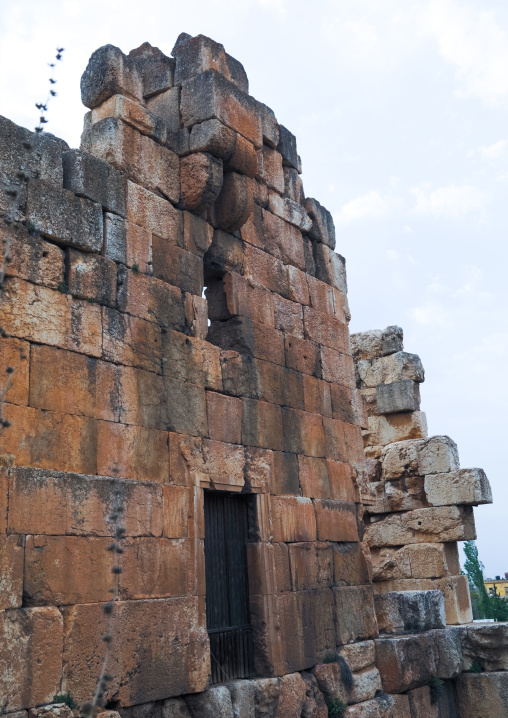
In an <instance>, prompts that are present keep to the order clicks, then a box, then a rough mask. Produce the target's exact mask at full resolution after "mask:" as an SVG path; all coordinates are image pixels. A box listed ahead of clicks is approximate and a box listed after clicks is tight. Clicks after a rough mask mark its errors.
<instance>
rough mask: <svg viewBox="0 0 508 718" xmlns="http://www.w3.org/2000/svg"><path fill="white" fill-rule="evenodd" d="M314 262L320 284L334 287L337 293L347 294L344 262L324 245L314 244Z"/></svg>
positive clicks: (342, 258)
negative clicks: (323, 283)
mask: <svg viewBox="0 0 508 718" xmlns="http://www.w3.org/2000/svg"><path fill="white" fill-rule="evenodd" d="M313 249H314V260H315V262H316V277H317V279H320V280H321V281H322V282H325V283H326V284H329V285H330V286H332V287H335V289H337V290H338V291H339V292H342V293H343V294H347V279H346V260H345V259H344V257H342V256H341V255H340V254H337V252H335V251H334V250H333V249H330V248H329V247H327V246H326V245H325V244H321V243H319V242H316V243H315V244H314V247H313Z"/></svg>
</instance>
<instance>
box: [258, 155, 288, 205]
mask: <svg viewBox="0 0 508 718" xmlns="http://www.w3.org/2000/svg"><path fill="white" fill-rule="evenodd" d="M259 178H260V180H262V181H263V182H264V183H265V184H266V185H267V186H268V187H269V188H270V189H273V190H275V191H276V192H279V193H280V194H283V193H284V172H283V168H282V155H281V154H280V153H279V152H277V151H276V150H274V149H272V148H271V147H267V146H266V145H264V146H263V148H262V149H261V151H260V154H259Z"/></svg>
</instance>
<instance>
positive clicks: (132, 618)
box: [46, 597, 229, 705]
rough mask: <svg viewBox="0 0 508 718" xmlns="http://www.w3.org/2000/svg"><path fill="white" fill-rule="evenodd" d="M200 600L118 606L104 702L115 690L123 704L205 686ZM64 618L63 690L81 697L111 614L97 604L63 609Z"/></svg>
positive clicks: (92, 676)
mask: <svg viewBox="0 0 508 718" xmlns="http://www.w3.org/2000/svg"><path fill="white" fill-rule="evenodd" d="M199 603H200V601H199V599H198V598H197V597H187V598H165V599H158V600H141V601H119V602H117V603H116V604H115V609H114V619H113V620H114V622H115V632H114V635H115V646H116V650H115V652H114V656H112V658H111V660H110V663H109V665H110V671H111V674H112V675H113V676H114V680H113V681H111V682H110V684H109V686H108V689H107V691H106V700H108V696H111V695H115V694H116V695H118V700H120V701H121V703H122V704H124V705H125V704H127V705H129V704H138V703H146V702H149V701H155V700H161V699H163V698H167V697H168V693H170V694H173V695H181V694H184V693H194V692H198V691H203V690H204V689H205V688H206V685H207V682H208V673H209V670H210V659H209V649H208V637H207V635H206V629H205V627H204V616H203V613H202V610H200V608H199ZM46 610H47V609H46ZM63 617H64V626H65V643H64V654H63V678H62V691H63V692H66V691H67V690H70V691H71V693H72V695H73V696H74V698H75V699H76V700H78V701H83V700H86V699H88V697H89V696H90V694H91V692H92V691H93V688H94V685H95V681H96V679H97V674H98V670H99V669H100V665H101V664H102V659H103V653H104V646H103V641H101V634H103V633H104V632H105V629H106V620H107V617H104V614H103V611H102V607H101V606H100V605H98V604H87V605H79V606H69V607H65V608H64V609H63ZM134 668H135V669H136V670H135V671H134ZM127 676H129V680H125V679H126V677H127ZM223 690H224V691H225V693H226V694H227V697H228V698H229V692H228V691H227V689H226V688H224V689H223Z"/></svg>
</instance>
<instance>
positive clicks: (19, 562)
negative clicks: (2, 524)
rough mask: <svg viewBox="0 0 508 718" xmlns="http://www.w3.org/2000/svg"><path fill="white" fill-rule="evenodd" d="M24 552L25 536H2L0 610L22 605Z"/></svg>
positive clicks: (0, 537)
mask: <svg viewBox="0 0 508 718" xmlns="http://www.w3.org/2000/svg"><path fill="white" fill-rule="evenodd" d="M24 551H25V537H24V536H16V535H11V536H6V535H5V534H0V609H4V608H18V607H19V606H21V604H22V598H23V559H24Z"/></svg>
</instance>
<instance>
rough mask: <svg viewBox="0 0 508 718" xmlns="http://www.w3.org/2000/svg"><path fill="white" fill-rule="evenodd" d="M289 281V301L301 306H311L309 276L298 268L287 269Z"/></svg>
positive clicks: (289, 267) (290, 267)
mask: <svg viewBox="0 0 508 718" xmlns="http://www.w3.org/2000/svg"><path fill="white" fill-rule="evenodd" d="M286 271H287V275H288V276H287V279H288V295H287V296H288V299H291V300H292V301H293V302H299V303H300V304H306V305H308V304H310V298H309V287H308V284H307V275H306V274H305V272H302V271H301V270H300V269H297V268H296V267H292V266H288V267H286Z"/></svg>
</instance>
